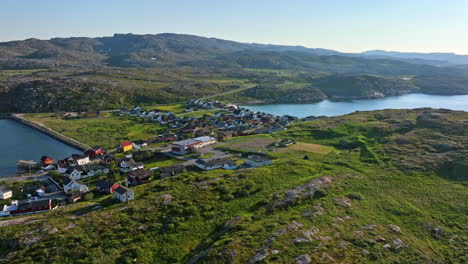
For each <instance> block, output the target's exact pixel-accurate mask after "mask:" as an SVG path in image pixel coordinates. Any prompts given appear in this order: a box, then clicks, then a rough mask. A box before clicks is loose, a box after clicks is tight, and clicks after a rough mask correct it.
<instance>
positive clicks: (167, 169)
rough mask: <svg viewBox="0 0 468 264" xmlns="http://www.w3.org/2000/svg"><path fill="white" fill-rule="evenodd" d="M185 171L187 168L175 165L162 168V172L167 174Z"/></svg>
mask: <svg viewBox="0 0 468 264" xmlns="http://www.w3.org/2000/svg"><path fill="white" fill-rule="evenodd" d="M184 169H185V166H184V165H180V164H179V165H174V166H170V167H165V168H162V169H161V172H162V173H167V172H173V171H182V170H184Z"/></svg>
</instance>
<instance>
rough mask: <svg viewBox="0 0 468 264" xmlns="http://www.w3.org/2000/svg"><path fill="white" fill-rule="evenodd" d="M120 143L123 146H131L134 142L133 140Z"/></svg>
mask: <svg viewBox="0 0 468 264" xmlns="http://www.w3.org/2000/svg"><path fill="white" fill-rule="evenodd" d="M120 145H121V146H122V147H126V146H131V145H132V142H131V141H125V142H122V143H120Z"/></svg>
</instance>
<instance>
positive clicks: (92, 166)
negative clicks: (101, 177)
mask: <svg viewBox="0 0 468 264" xmlns="http://www.w3.org/2000/svg"><path fill="white" fill-rule="evenodd" d="M77 167H79V166H77ZM83 167H84V168H85V169H86V170H87V171H95V170H103V169H106V168H107V167H106V166H103V165H101V164H96V163H92V164H87V165H84V166H83Z"/></svg>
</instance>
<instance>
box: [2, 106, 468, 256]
mask: <svg viewBox="0 0 468 264" xmlns="http://www.w3.org/2000/svg"><path fill="white" fill-rule="evenodd" d="M467 120H468V115H467V114H466V113H464V112H453V111H445V110H427V109H426V110H424V109H419V110H390V111H387V110H385V111H375V112H361V113H355V114H352V115H347V116H342V117H334V118H326V119H322V120H318V121H313V122H300V123H296V124H294V125H292V126H291V127H290V129H288V130H286V131H282V132H280V133H278V134H275V135H274V137H272V136H270V135H268V136H251V137H246V138H234V139H232V140H229V141H227V142H226V143H225V146H224V147H226V148H230V149H237V150H240V151H246V152H248V151H249V150H248V149H247V148H246V147H247V146H251V147H252V148H253V149H255V150H257V149H263V150H264V151H266V152H268V155H270V156H272V157H274V158H275V161H274V163H273V164H272V165H269V166H265V167H261V168H256V169H247V170H237V171H225V170H215V171H210V172H190V170H189V172H185V173H182V174H179V175H177V176H175V177H171V178H166V179H163V180H152V181H151V182H150V183H148V184H145V185H140V186H137V187H132V189H134V190H135V194H136V197H135V198H136V199H135V200H134V201H131V202H130V203H129V204H120V203H114V202H112V198H111V196H110V195H95V198H94V199H92V200H90V201H84V202H80V203H78V204H75V205H71V206H67V207H62V208H60V209H58V210H55V211H53V212H50V213H45V214H38V215H32V216H23V217H21V218H18V220H20V219H23V218H24V219H23V220H21V224H14V223H11V222H8V221H10V220H15V219H1V220H2V221H0V226H2V228H0V237H2V238H3V239H1V240H0V258H1V259H3V260H5V261H6V262H8V263H32V262H34V263H135V262H137V263H186V262H189V263H194V262H197V261H198V262H199V263H226V262H229V263H248V262H250V261H252V262H253V260H255V259H257V260H261V262H260V263H262V262H263V263H294V262H296V260H297V258H298V257H299V256H301V255H303V254H308V257H310V258H311V260H312V263H332V262H343V263H345V262H346V263H429V262H430V263H466V261H467V259H466V252H465V251H466V249H465V246H466V245H465V244H466V240H467V239H468V237H467V236H468V234H467V233H466V230H467V228H466V223H467V222H468V218H467V216H466V210H467V209H468V208H467V206H466V202H465V201H466V200H467V199H468V190H467V186H466V180H467V177H466V176H467V174H466V173H465V174H463V173H462V174H459V175H457V174H447V171H448V172H452V173H453V171H452V169H453V168H458V170H459V171H462V172H463V171H464V172H467V171H468V166H466V160H467V159H466V157H467V156H466V155H467V153H466V149H467V148H468V145H467V142H468V138H467V134H466V131H467V127H466V124H467V123H466V122H467ZM283 138H292V139H294V140H295V141H296V142H307V143H311V144H319V145H304V144H303V145H301V143H298V144H297V145H292V146H290V147H285V148H279V149H278V150H271V151H270V150H268V149H267V147H266V146H267V145H265V144H267V143H268V142H267V141H271V142H276V141H277V140H279V139H283ZM242 142H244V144H241V143H242ZM438 143H439V144H438ZM254 144H256V145H254ZM268 144H271V143H268ZM440 144H442V145H440ZM320 145H324V147H323V148H325V149H328V150H330V151H327V152H321V151H315V150H317V149H321V148H320V147H319V146H320ZM298 146H299V147H298ZM311 150H314V151H315V153H314V152H310V151H311ZM424 153H426V154H424ZM304 154H307V156H308V157H309V159H308V160H305V159H303V156H304ZM439 160H440V162H439ZM145 162H146V164H147V167H150V166H158V167H160V166H163V164H164V166H166V165H169V164H170V163H169V162H170V161H169V160H164V158H162V157H160V158H154V160H148V161H145ZM429 164H430V165H429ZM63 245H66V246H63ZM274 250H275V251H274ZM295 259H296V260H295Z"/></svg>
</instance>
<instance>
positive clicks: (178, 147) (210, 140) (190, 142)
mask: <svg viewBox="0 0 468 264" xmlns="http://www.w3.org/2000/svg"><path fill="white" fill-rule="evenodd" d="M215 143H216V139H215V138H214V137H209V136H204V137H197V138H192V139H186V140H181V141H177V142H174V143H172V145H171V151H172V152H173V153H175V154H179V155H185V154H187V153H189V152H191V151H192V150H196V149H200V148H203V147H206V146H208V145H211V144H215Z"/></svg>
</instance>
